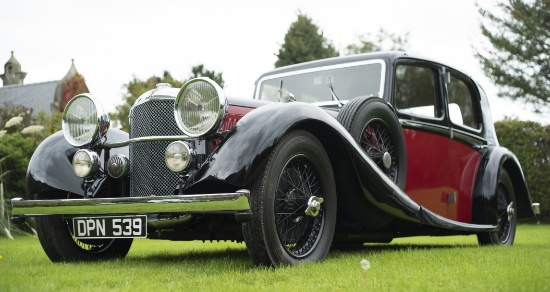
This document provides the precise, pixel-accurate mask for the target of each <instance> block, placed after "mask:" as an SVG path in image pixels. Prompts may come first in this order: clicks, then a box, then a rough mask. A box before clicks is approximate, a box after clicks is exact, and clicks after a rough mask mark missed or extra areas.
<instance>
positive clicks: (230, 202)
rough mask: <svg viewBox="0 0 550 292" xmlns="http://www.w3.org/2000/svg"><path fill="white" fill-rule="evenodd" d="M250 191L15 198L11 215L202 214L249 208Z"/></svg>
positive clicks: (246, 209) (239, 210)
mask: <svg viewBox="0 0 550 292" xmlns="http://www.w3.org/2000/svg"><path fill="white" fill-rule="evenodd" d="M249 196H250V191H249V190H239V191H237V192H236V193H223V194H200V195H175V196H150V197H124V198H97V199H61V200H23V199H21V198H14V199H12V200H11V202H12V207H13V209H12V215H25V216H40V215H106V214H147V213H165V212H177V213H179V212H181V213H203V212H237V211H238V212H242V211H249V210H250V205H249V203H248V198H249Z"/></svg>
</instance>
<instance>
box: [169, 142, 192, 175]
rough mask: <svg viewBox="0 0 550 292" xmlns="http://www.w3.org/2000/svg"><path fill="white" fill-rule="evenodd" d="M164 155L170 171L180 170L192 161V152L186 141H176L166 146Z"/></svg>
mask: <svg viewBox="0 0 550 292" xmlns="http://www.w3.org/2000/svg"><path fill="white" fill-rule="evenodd" d="M164 157H165V159H166V166H167V167H168V168H169V169H170V170H171V171H173V172H181V171H183V170H184V169H186V168H187V167H188V166H189V165H190V164H191V163H192V162H193V160H194V159H193V157H194V152H193V151H192V150H191V148H189V145H187V143H184V142H181V141H176V142H173V143H171V144H170V145H168V147H166V152H165V153H164Z"/></svg>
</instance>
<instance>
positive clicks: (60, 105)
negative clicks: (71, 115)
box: [0, 51, 89, 115]
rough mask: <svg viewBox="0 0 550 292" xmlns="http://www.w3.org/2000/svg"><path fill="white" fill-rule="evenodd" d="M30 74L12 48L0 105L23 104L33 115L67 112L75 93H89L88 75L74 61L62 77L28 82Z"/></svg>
mask: <svg viewBox="0 0 550 292" xmlns="http://www.w3.org/2000/svg"><path fill="white" fill-rule="evenodd" d="M26 76H27V73H26V72H23V71H22V70H21V64H20V63H19V61H17V59H15V57H14V55H13V51H12V52H11V57H10V59H9V60H8V62H6V64H5V65H4V74H2V75H0V78H2V81H3V83H4V84H3V85H4V86H3V87H0V107H4V106H5V105H6V104H13V105H22V106H24V107H26V108H29V109H31V110H32V114H33V115H35V114H37V113H38V112H40V111H44V112H46V113H52V112H56V111H63V110H64V109H65V105H66V104H67V102H68V101H69V100H70V99H71V98H72V97H73V96H74V95H77V94H79V93H84V92H89V90H88V86H87V85H86V82H85V80H84V78H83V77H82V75H80V74H79V73H78V71H77V70H76V67H75V65H74V60H73V61H72V64H71V67H70V68H69V71H68V72H67V74H65V77H63V78H62V79H60V80H54V81H46V82H39V83H31V84H24V82H23V81H24V79H25V77H26Z"/></svg>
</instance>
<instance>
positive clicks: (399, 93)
mask: <svg viewBox="0 0 550 292" xmlns="http://www.w3.org/2000/svg"><path fill="white" fill-rule="evenodd" d="M436 76H437V75H436V72H435V71H434V70H433V69H431V68H427V67H420V66H415V65H398V66H397V68H396V71H395V106H396V107H397V109H398V110H399V111H400V112H402V113H407V114H412V115H417V116H423V117H428V118H439V117H441V111H440V110H439V109H438V107H437V94H436V82H435V80H436V78H435V77H436Z"/></svg>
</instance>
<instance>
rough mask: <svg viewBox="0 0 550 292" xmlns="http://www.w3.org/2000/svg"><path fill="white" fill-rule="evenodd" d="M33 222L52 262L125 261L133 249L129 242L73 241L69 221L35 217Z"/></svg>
mask: <svg viewBox="0 0 550 292" xmlns="http://www.w3.org/2000/svg"><path fill="white" fill-rule="evenodd" d="M35 222H36V233H37V234H38V239H39V241H40V244H41V245H42V248H43V249H44V251H45V252H46V255H48V257H49V258H50V260H51V261H52V262H74V261H94V260H108V259H115V258H124V257H125V256H126V254H128V251H129V250H130V247H131V246H132V239H131V238H121V239H87V240H79V239H76V238H74V237H73V234H72V228H71V220H70V219H64V218H62V217H61V216H42V217H36V218H35Z"/></svg>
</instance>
